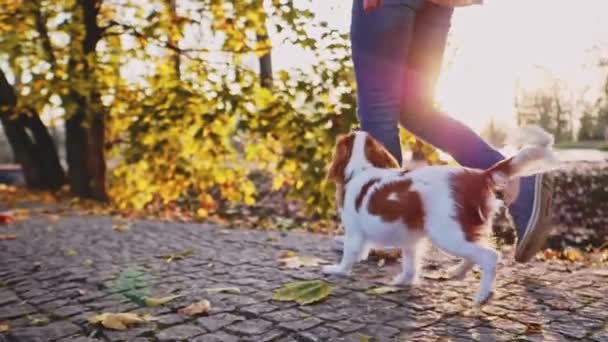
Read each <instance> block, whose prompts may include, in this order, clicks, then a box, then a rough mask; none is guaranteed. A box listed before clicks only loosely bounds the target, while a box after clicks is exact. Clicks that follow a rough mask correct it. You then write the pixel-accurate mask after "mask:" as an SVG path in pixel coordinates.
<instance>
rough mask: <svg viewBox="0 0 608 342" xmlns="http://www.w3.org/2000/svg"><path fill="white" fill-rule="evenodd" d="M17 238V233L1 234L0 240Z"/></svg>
mask: <svg viewBox="0 0 608 342" xmlns="http://www.w3.org/2000/svg"><path fill="white" fill-rule="evenodd" d="M16 238H17V235H14V234H0V241H5V240H15V239H16Z"/></svg>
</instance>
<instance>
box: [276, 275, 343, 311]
mask: <svg viewBox="0 0 608 342" xmlns="http://www.w3.org/2000/svg"><path fill="white" fill-rule="evenodd" d="M331 292H332V287H331V286H330V285H329V284H328V283H326V282H324V281H321V280H307V281H299V282H295V283H289V284H286V285H284V286H283V287H281V288H280V289H278V290H277V291H275V292H274V294H273V295H272V299H273V300H276V301H294V302H296V303H298V304H300V305H308V304H312V303H317V302H320V301H322V300H324V299H325V298H327V297H328V296H329V295H330V294H331Z"/></svg>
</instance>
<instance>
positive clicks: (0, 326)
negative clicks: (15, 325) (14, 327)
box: [0, 322, 11, 333]
mask: <svg viewBox="0 0 608 342" xmlns="http://www.w3.org/2000/svg"><path fill="white" fill-rule="evenodd" d="M10 330H11V326H10V325H9V324H8V322H0V333H3V332H8V331H10Z"/></svg>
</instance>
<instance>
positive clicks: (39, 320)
mask: <svg viewBox="0 0 608 342" xmlns="http://www.w3.org/2000/svg"><path fill="white" fill-rule="evenodd" d="M27 318H28V319H29V320H30V323H31V324H32V325H37V326H41V325H47V324H49V319H48V318H47V317H44V316H40V317H36V316H29V315H28V316H27Z"/></svg>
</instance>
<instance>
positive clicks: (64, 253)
mask: <svg viewBox="0 0 608 342" xmlns="http://www.w3.org/2000/svg"><path fill="white" fill-rule="evenodd" d="M77 253H78V252H76V251H75V250H73V249H66V250H64V251H63V255H65V256H73V255H76V254H77Z"/></svg>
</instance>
